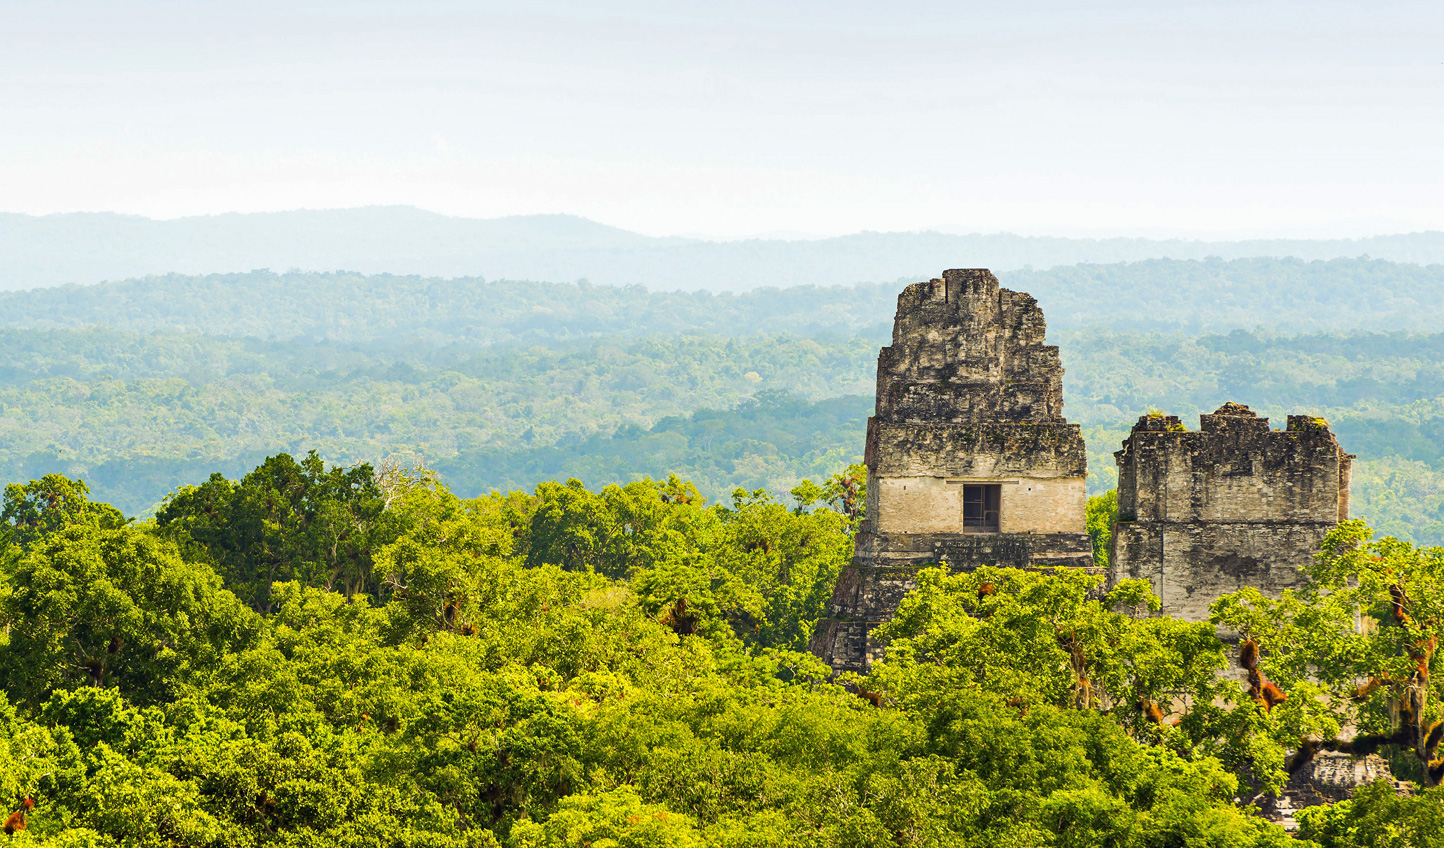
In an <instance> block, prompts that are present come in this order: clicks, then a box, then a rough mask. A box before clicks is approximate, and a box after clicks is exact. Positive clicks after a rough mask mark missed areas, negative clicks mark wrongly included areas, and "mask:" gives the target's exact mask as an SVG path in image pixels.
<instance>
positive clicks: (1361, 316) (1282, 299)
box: [0, 259, 1444, 347]
mask: <svg viewBox="0 0 1444 848" xmlns="http://www.w3.org/2000/svg"><path fill="white" fill-rule="evenodd" d="M955 264H956V263H955ZM942 267H943V266H942V265H936V266H934V267H933V269H932V270H931V271H929V272H928V273H927V274H922V275H919V276H917V277H912V278H905V279H901V280H896V281H893V282H889V283H870V284H860V285H849V286H799V287H792V288H762V289H755V290H752V291H748V292H743V293H712V292H705V291H652V290H649V289H646V288H644V287H641V286H626V287H615V286H597V285H591V284H588V283H540V282H517V281H507V280H501V281H486V280H482V279H479V278H458V279H438V278H424V277H395V276H386V275H381V276H363V275H359V274H349V273H326V274H304V273H284V274H276V273H271V272H269V271H255V272H250V273H246V274H227V275H211V276H204V277H189V276H181V275H168V276H162V277H148V278H145V279H139V280H129V281H124V282H118V283H106V284H101V285H93V286H64V287H59V288H51V289H35V290H29V291H20V292H7V293H0V326H10V327H27V328H38V329H51V328H66V327H85V326H90V325H94V324H102V325H105V326H108V327H113V328H115V329H118V330H124V331H128V332H141V333H148V332H155V331H173V332H184V333H203V334H209V335H228V336H253V337H257V338H268V339H277V340H286V339H306V340H329V341H338V342H345V343H364V344H372V345H375V344H380V345H400V346H405V347H415V346H416V345H425V346H427V347H445V346H449V345H461V346H468V347H475V346H491V345H502V344H552V343H556V342H566V341H573V340H577V339H582V338H587V337H595V336H604V335H619V334H620V335H630V336H641V335H662V334H672V333H678V332H703V333H713V334H721V335H729V336H732V335H753V334H758V333H771V332H787V333H792V334H798V335H819V334H833V335H860V336H863V337H867V338H870V339H885V338H887V336H888V333H889V329H890V327H891V321H892V314H893V310H894V309H895V306H896V297H897V292H898V291H899V290H900V289H901V288H902V286H903V285H904V284H906V283H908V282H914V281H916V280H920V279H926V278H927V277H928V276H929V275H931V274H936V273H938V272H939V271H941V270H942ZM1000 277H1001V279H1002V281H1003V284H1004V286H1006V287H1008V288H1012V289H1014V290H1017V291H1026V292H1029V293H1031V294H1032V295H1033V296H1034V297H1036V298H1037V299H1038V301H1039V303H1040V304H1041V305H1042V306H1043V309H1044V311H1045V313H1046V314H1047V316H1048V322H1049V326H1050V327H1051V328H1052V329H1053V330H1055V331H1057V330H1069V329H1081V328H1093V327H1098V328H1108V329H1111V330H1115V331H1127V330H1149V331H1153V330H1158V331H1185V332H1191V333H1199V332H1220V331H1223V332H1226V331H1228V330H1232V329H1246V330H1253V329H1257V328H1265V329H1268V330H1272V331H1282V332H1320V331H1357V330H1366V329H1377V330H1418V331H1433V330H1435V329H1437V328H1438V327H1439V326H1441V320H1444V265H1429V266H1421V265H1409V264H1400V263H1395V262H1387V261H1384V260H1378V259H1373V260H1369V259H1336V260H1331V261H1312V262H1305V261H1302V260H1298V259H1236V260H1232V261H1223V260H1218V259H1209V260H1188V261H1179V260H1163V259H1159V260H1148V261H1143V262H1134V263H1125V264H1115V265H1079V266H1074V267H1068V268H1056V269H1052V270H1046V271H1040V270H1015V271H1010V272H1004V273H1002V274H1000Z"/></svg>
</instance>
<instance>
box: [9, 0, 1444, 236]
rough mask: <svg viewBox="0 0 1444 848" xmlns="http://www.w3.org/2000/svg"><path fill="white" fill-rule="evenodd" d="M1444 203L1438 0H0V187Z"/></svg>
mask: <svg viewBox="0 0 1444 848" xmlns="http://www.w3.org/2000/svg"><path fill="white" fill-rule="evenodd" d="M368 204H412V205H416V206H421V207H423V208H426V209H432V210H435V211H439V212H445V213H450V214H459V215H468V216H476V217H494V216H499V215H508V214H520V213H531V212H571V213H575V214H579V215H585V216H587V217H589V218H593V219H596V220H599V221H603V222H606V223H610V224H615V225H618V226H622V227H626V228H629V229H634V230H638V231H641V232H645V233H649V234H654V235H662V234H676V233H685V234H701V235H711V236H725V237H733V236H740V235H749V234H759V233H776V232H791V233H810V234H836V233H842V232H850V231H855V230H861V229H874V230H910V229H937V230H946V231H955V232H972V231H985V232H988V231H998V230H1010V231H1015V232H1024V233H1034V234H1047V233H1053V234H1068V235H1073V234H1134V235H1162V234H1182V235H1198V236H1213V235H1227V236H1238V235H1283V236H1340V235H1367V234H1374V233H1380V232H1397V231H1406V230H1418V229H1444V3H1440V2H1438V0H1433V2H1399V3H1390V2H1377V1H1376V2H1361V0H1355V2H1350V3H1337V2H1320V0H1310V2H1297V3H1270V2H1260V0H1250V1H1249V2H1218V3H1207V2H1188V3H1180V2H1166V0H1146V1H1145V2H1117V3H1102V4H1099V3H1094V4H1082V3H1053V2H1016V0H1015V2H998V3H988V4H979V3H964V2H918V3H914V2H906V0H903V2H896V0H894V2H868V3H854V2H828V3H788V2H782V0H769V2H717V0H710V2H668V3H663V2H656V3H652V2H608V0H587V1H586V2H576V3H572V2H537V3H507V4H499V3H489V2H465V3H463V2H424V0H408V2H404V3H403V2H384V3H383V2H365V0H344V2H325V3H307V2H298V0H287V2H269V0H246V2H234V3H233V2H215V0H207V2H149V0H147V1H146V2H135V1H134V0H107V2H24V0H18V1H17V0H0V209H3V210H6V211H16V212H32V213H48V212H57V211H73V210H114V211H123V212H135V213H140V214H144V215H150V216H153V217H173V216H178V215H189V214H202V213H214V212H224V211H259V210H273V209H293V208H303V207H308V208H322V207H337V206H358V205H368Z"/></svg>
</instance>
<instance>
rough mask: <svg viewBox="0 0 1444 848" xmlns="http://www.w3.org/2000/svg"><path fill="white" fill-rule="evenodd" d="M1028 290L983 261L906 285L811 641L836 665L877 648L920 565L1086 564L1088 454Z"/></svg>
mask: <svg viewBox="0 0 1444 848" xmlns="http://www.w3.org/2000/svg"><path fill="white" fill-rule="evenodd" d="M1045 329H1046V324H1045V322H1044V320H1043V312H1042V310H1040V309H1039V308H1038V304H1037V302H1036V301H1035V300H1034V299H1033V298H1032V297H1030V296H1029V295H1027V294H1023V293H1021V292H1013V291H1008V290H1007V289H1003V288H1000V287H999V285H998V279H997V278H996V277H994V276H993V275H992V273H990V272H988V271H986V270H983V269H971V270H953V271H944V272H943V276H942V278H941V279H935V280H931V281H929V282H926V283H915V284H913V285H910V286H908V287H907V288H906V289H904V290H903V292H902V294H900V295H899V296H898V307H897V315H896V317H895V318H894V320H893V337H892V345H891V346H889V347H885V348H883V349H882V350H881V352H879V354H878V361H877V411H876V414H875V415H874V416H873V417H872V418H870V419H868V425H867V446H866V449H865V461H866V463H867V470H868V489H867V512H866V517H865V519H864V522H863V525H862V527H861V529H860V530H859V532H858V535H857V540H856V552H855V554H854V557H853V560H852V563H851V564H850V565H849V566H848V567H847V568H845V569H844V570H843V572H842V574H841V575H840V576H839V577H838V581H837V585H836V588H835V590H834V591H833V595H832V602H831V608H830V618H827V619H824V620H822V621H820V622H819V623H818V625H817V629H816V630H815V631H814V633H813V636H812V644H811V648H812V651H813V652H814V653H815V654H817V655H818V656H819V657H821V658H822V659H823V660H825V661H826V662H828V663H829V664H830V665H831V666H832V667H833V668H834V669H835V670H838V671H866V670H867V668H868V666H869V664H870V663H871V662H872V661H873V660H875V659H877V658H878V656H880V650H881V649H880V646H878V645H876V644H875V643H874V642H873V640H872V638H871V632H872V629H873V628H874V627H875V626H877V625H878V624H880V623H882V622H884V621H886V620H887V619H889V618H891V617H892V614H893V612H894V611H895V610H896V609H897V605H898V602H899V601H900V600H901V599H902V596H903V595H904V594H906V593H907V592H908V590H910V589H912V588H914V587H915V585H916V579H915V578H916V574H917V572H918V570H919V568H921V567H922V566H925V565H929V564H935V563H941V564H946V565H948V566H949V567H951V568H954V569H958V570H964V569H969V568H974V567H976V566H979V565H1002V566H1014V567H1049V568H1051V567H1078V568H1091V567H1092V565H1093V554H1092V547H1091V544H1090V542H1089V539H1088V535H1087V532H1086V527H1085V518H1084V515H1085V511H1086V506H1087V493H1086V488H1085V477H1086V475H1087V458H1086V456H1085V454H1084V448H1083V436H1082V433H1081V432H1080V431H1079V428H1078V425H1076V424H1069V423H1068V422H1067V421H1066V420H1065V419H1064V418H1063V366H1062V364H1061V362H1060V360H1059V356H1058V348H1057V347H1056V346H1055V345H1049V344H1046V343H1045V341H1044V331H1045Z"/></svg>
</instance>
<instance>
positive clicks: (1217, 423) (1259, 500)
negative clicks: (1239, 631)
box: [1109, 403, 1352, 621]
mask: <svg viewBox="0 0 1444 848" xmlns="http://www.w3.org/2000/svg"><path fill="white" fill-rule="evenodd" d="M1200 425H1201V426H1200V429H1199V430H1198V431H1185V430H1184V429H1183V427H1182V425H1181V423H1180V422H1179V420H1178V419H1177V418H1175V417H1173V416H1144V417H1143V418H1140V419H1139V420H1138V423H1137V424H1136V425H1135V426H1134V428H1133V432H1132V433H1131V434H1130V435H1129V437H1128V440H1127V441H1126V442H1124V446H1123V449H1122V450H1120V451H1118V452H1117V453H1116V454H1114V456H1115V458H1116V459H1117V460H1118V468H1119V478H1118V482H1119V485H1118V523H1117V524H1116V525H1115V526H1114V531H1113V549H1112V551H1111V553H1110V569H1109V578H1110V582H1113V583H1116V582H1117V581H1119V580H1123V579H1129V578H1138V579H1146V580H1148V581H1149V582H1150V583H1152V585H1153V588H1154V592H1155V593H1156V594H1157V595H1158V596H1159V597H1160V598H1161V599H1162V600H1163V609H1162V612H1163V613H1164V614H1167V615H1172V616H1175V617H1181V618H1185V619H1188V620H1192V621H1201V620H1204V619H1206V618H1207V617H1208V607H1209V604H1211V603H1212V602H1213V601H1214V600H1215V599H1217V598H1218V597H1219V596H1221V595H1224V594H1228V593H1230V592H1235V591H1238V590H1239V589H1242V588H1244V587H1253V588H1257V589H1259V590H1261V591H1262V592H1264V593H1265V594H1267V595H1275V596H1276V595H1278V594H1279V593H1280V592H1282V591H1284V590H1285V589H1290V588H1294V587H1296V586H1298V585H1300V575H1299V569H1300V568H1302V567H1303V566H1304V565H1307V564H1308V563H1309V562H1310V561H1311V560H1312V558H1313V555H1314V554H1315V552H1317V551H1318V548H1319V543H1320V542H1321V541H1322V540H1323V538H1324V536H1325V535H1327V534H1328V532H1329V530H1331V529H1332V528H1333V527H1334V525H1335V524H1336V523H1337V522H1338V521H1340V520H1344V519H1346V518H1348V510H1349V477H1350V462H1351V459H1352V457H1350V456H1349V455H1348V454H1346V453H1344V452H1343V450H1341V449H1340V448H1339V444H1338V442H1337V441H1336V440H1335V438H1334V436H1333V434H1332V433H1330V432H1329V429H1328V426H1327V424H1325V423H1324V422H1322V421H1320V420H1319V419H1315V418H1310V417H1307V416H1290V417H1289V421H1288V426H1287V428H1286V429H1284V430H1270V429H1269V426H1268V419H1267V418H1261V417H1259V416H1257V415H1255V414H1254V413H1253V412H1252V411H1251V410H1249V409H1248V408H1247V407H1244V406H1240V405H1238V404H1231V403H1230V404H1225V405H1224V406H1223V407H1222V408H1220V409H1219V410H1218V412H1216V413H1214V414H1212V415H1204V416H1201V417H1200Z"/></svg>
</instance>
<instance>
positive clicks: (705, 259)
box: [0, 207, 1444, 290]
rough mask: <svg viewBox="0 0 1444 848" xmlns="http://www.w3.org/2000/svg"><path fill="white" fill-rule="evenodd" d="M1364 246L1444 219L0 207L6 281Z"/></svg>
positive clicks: (641, 281) (844, 268) (743, 269)
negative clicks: (1069, 227)
mask: <svg viewBox="0 0 1444 848" xmlns="http://www.w3.org/2000/svg"><path fill="white" fill-rule="evenodd" d="M1361 255H1369V256H1374V257H1378V258H1383V259H1389V260H1393V261H1397V262H1411V263H1421V264H1427V263H1440V262H1444V233H1437V232H1427V233H1411V234H1403V235H1387V236H1374V237H1370V238H1362V239H1334V240H1287V239H1273V240H1251V241H1214V242H1210V241H1191V240H1183V239H1171V240H1167V239H1165V240H1156V239H1136V238H1108V239H1083V238H1053V237H1032V236H1019V235H1012V234H1008V233H996V234H986V235H984V234H971V235H950V234H945V233H936V232H921V233H856V234H852V235H846V236H840V237H837V238H827V239H816V240H806V241H787V240H778V239H749V240H742V241H703V240H695V239H679V238H651V237H647V236H642V235H639V234H636V233H631V232H627V231H625V230H620V229H617V228H615V227H609V226H605V225H603V224H598V223H595V222H592V221H588V220H585V219H582V218H577V217H575V216H570V215H531V216H519V217H511V218H498V219H492V220H478V219H469V218H452V217H447V216H444V215H437V214H434V213H430V212H424V211H422V210H419V209H414V208H407V207H372V208H363V209H333V210H316V211H295V212H276V213H259V214H250V215H240V214H229V215H217V216H206V217H193V218H180V219H176V220H168V221H155V220H150V219H147V218H141V217H137V216H127V215H115V214H108V213H97V214H91V213H77V214H68V215H48V216H41V217H35V216H28V215H16V214H0V256H4V257H5V262H4V263H3V264H0V290H3V289H23V288H32V287H37V286H52V285H59V284H64V283H92V282H98V281H101V280H118V279H123V278H127V277H139V276H145V275H150V274H163V273H169V272H181V273H188V274H207V273H215V272H236V271H245V270H249V269H253V268H277V269H281V268H299V269H302V270H306V271H331V270H334V269H338V268H345V269H350V270H353V271H358V272H362V273H368V274H377V273H394V274H420V275H425V276H442V277H459V276H472V275H480V276H484V277H488V278H502V277H510V278H514V279H538V280H553V281H561V280H575V279H577V278H579V277H586V278H588V279H590V280H592V282H594V283H598V284H608V285H632V284H638V285H644V286H647V287H650V288H658V289H668V290H670V289H678V288H680V289H712V290H742V289H751V288H756V287H759V286H794V285H829V284H833V283H839V282H842V283H853V282H860V281H885V280H894V279H896V278H898V277H903V276H908V277H917V276H921V275H926V274H933V273H936V272H937V271H938V270H940V269H942V268H945V267H974V266H987V267H991V268H993V269H994V270H998V271H1005V270H1015V269H1021V268H1025V267H1028V266H1032V267H1035V268H1052V267H1056V266H1067V265H1073V264H1076V263H1079V262H1086V263H1116V262H1132V261H1139V260H1145V259H1154V258H1162V257H1168V258H1173V259H1203V258H1205V257H1209V256H1220V257H1224V258H1226V259H1231V258H1240V257H1257V256H1272V257H1284V256H1293V257H1299V258H1302V259H1306V260H1308V259H1334V258H1338V257H1356V256H1361Z"/></svg>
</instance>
